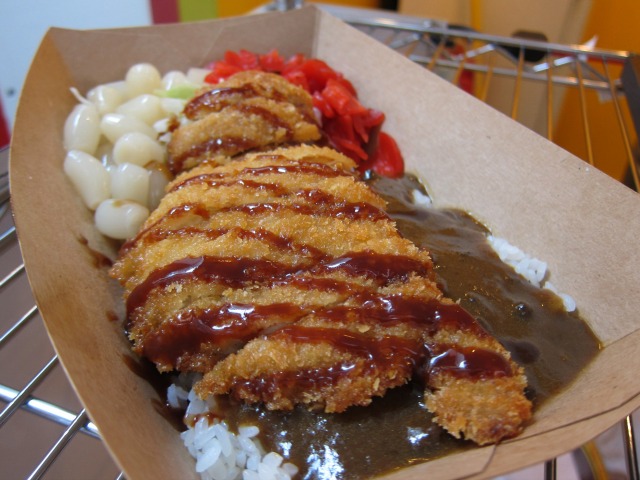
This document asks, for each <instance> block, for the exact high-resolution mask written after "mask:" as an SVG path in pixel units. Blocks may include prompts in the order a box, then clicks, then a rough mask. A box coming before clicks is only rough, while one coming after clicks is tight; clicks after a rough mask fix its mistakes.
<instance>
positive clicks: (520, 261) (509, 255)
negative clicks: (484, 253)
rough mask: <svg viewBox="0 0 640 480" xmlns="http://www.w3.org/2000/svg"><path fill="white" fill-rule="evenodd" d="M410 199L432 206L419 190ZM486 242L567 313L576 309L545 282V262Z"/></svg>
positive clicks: (500, 242) (500, 240)
mask: <svg viewBox="0 0 640 480" xmlns="http://www.w3.org/2000/svg"><path fill="white" fill-rule="evenodd" d="M412 199H413V203H414V204H415V205H417V206H420V207H426V208H428V207H431V206H432V203H431V199H430V198H429V197H428V196H427V195H425V194H424V193H423V192H421V191H419V190H413V192H412ZM487 241H488V242H489V245H491V247H492V248H493V250H494V251H495V252H496V253H497V254H498V257H500V260H502V261H503V262H504V263H506V264H507V265H510V266H511V267H513V269H514V270H515V271H516V273H517V274H518V275H520V276H522V277H523V278H525V279H526V280H527V281H528V282H529V283H531V284H532V285H535V286H536V287H540V288H544V289H547V290H549V291H551V292H553V293H555V294H556V295H557V296H558V297H559V298H560V299H561V300H562V303H563V305H564V308H565V310H566V311H567V312H573V311H574V310H575V309H576V302H575V300H574V299H573V298H572V297H571V296H569V295H567V294H566V293H562V292H560V291H558V289H557V288H556V287H555V286H554V285H553V284H552V283H551V282H549V281H547V280H545V277H546V276H547V263H546V262H543V261H542V260H539V259H537V258H535V257H532V256H530V255H528V254H526V253H525V252H523V251H522V250H520V249H519V248H518V247H516V246H514V245H512V244H510V243H509V242H508V241H507V240H505V239H504V238H500V237H496V236H494V235H487Z"/></svg>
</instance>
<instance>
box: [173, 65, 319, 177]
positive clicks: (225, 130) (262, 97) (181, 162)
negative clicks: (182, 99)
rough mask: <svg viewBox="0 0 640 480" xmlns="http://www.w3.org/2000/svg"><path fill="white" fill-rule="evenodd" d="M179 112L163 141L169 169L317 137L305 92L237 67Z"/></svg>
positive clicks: (274, 77) (176, 170) (272, 76)
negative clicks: (175, 125)
mask: <svg viewBox="0 0 640 480" xmlns="http://www.w3.org/2000/svg"><path fill="white" fill-rule="evenodd" d="M184 116H185V119H186V120H185V122H184V125H182V126H181V127H179V128H177V129H176V130H174V131H173V134H172V138H171V141H170V143H169V168H170V169H171V171H172V172H173V173H174V174H177V173H180V172H181V171H183V170H188V169H189V168H192V167H194V166H195V165H197V164H199V163H200V162H202V161H203V160H210V159H211V157H217V158H218V160H219V161H226V160H227V159H228V158H229V157H231V156H234V155H236V154H238V153H241V152H245V151H248V150H252V149H256V148H260V147H264V146H269V145H270V146H274V145H278V144H282V143H288V142H293V143H301V142H311V141H316V140H319V139H320V136H321V133H320V129H319V128H318V124H317V123H318V122H317V120H316V117H315V115H314V112H313V103H312V99H311V95H309V93H307V92H306V91H305V90H304V89H302V88H300V87H298V86H296V85H293V84H292V83H290V82H289V81H287V80H285V79H284V78H283V77H281V76H280V75H276V74H274V73H265V72H257V71H244V72H239V73H237V74H235V75H233V76H232V77H230V78H229V79H228V80H225V81H223V82H221V83H219V84H217V85H215V87H213V88H211V89H208V90H205V91H203V92H201V93H200V94H199V95H197V96H196V97H194V98H193V99H191V100H190V101H189V102H188V103H187V105H186V107H185V109H184Z"/></svg>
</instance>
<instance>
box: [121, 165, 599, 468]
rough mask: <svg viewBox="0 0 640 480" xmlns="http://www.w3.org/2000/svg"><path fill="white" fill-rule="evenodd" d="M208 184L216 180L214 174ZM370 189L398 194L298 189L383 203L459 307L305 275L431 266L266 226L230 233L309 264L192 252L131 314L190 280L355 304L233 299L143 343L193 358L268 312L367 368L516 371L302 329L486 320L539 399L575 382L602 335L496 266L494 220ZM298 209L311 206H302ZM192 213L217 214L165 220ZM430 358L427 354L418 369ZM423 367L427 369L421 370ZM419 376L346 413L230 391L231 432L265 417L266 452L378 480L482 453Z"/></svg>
mask: <svg viewBox="0 0 640 480" xmlns="http://www.w3.org/2000/svg"><path fill="white" fill-rule="evenodd" d="M201 180H202V181H205V182H209V181H212V182H215V181H217V180H216V179H214V178H203V179H201ZM372 186H373V188H374V189H376V190H378V191H379V193H381V194H383V195H384V196H385V197H387V199H388V200H389V201H390V204H389V208H388V209H387V211H386V212H387V213H384V212H381V211H380V210H378V209H375V207H372V206H370V205H369V206H367V205H366V204H364V205H361V206H356V205H355V204H354V205H344V204H342V205H335V204H332V200H331V198H329V196H327V195H326V194H323V193H321V192H316V191H313V190H302V191H299V192H296V195H300V196H304V197H306V198H311V199H314V200H317V201H318V203H319V209H320V212H321V213H320V214H322V215H334V216H339V215H351V216H353V218H371V217H373V218H376V215H377V214H378V213H377V212H381V214H382V215H384V218H387V215H388V216H389V217H391V218H393V219H394V220H395V221H396V222H397V224H398V228H399V230H400V232H401V233H402V234H403V235H404V236H405V237H407V238H409V239H411V240H412V241H413V242H414V243H416V244H417V245H419V246H423V247H425V248H427V249H428V250H429V251H430V252H431V254H432V257H433V259H434V268H435V274H436V277H437V282H438V284H439V285H440V286H441V288H442V289H443V291H444V292H445V294H446V296H448V297H450V298H453V299H454V300H457V299H459V300H460V305H457V304H451V305H449V304H440V303H438V302H435V301H434V302H424V301H419V300H415V299H411V298H407V297H397V296H391V297H384V296H379V295H376V294H374V293H372V292H371V291H369V290H368V289H367V288H364V287H362V286H360V285H359V284H357V283H351V282H349V281H338V280H334V279H327V278H320V279H318V278H310V277H304V276H302V277H301V276H299V274H300V272H301V271H304V270H305V269H307V270H308V271H309V272H311V273H313V272H327V271H332V270H339V271H341V272H343V273H345V274H346V275H347V276H349V275H351V276H360V275H365V276H367V277H369V278H371V279H373V280H374V282H375V283H376V284H378V285H384V284H385V283H387V282H389V281H393V280H395V279H401V278H403V277H404V276H406V275H407V274H408V272H411V271H415V272H418V273H419V274H421V275H424V274H429V271H430V266H429V265H423V264H421V263H420V262H417V261H416V260H415V259H411V258H407V257H403V256H400V255H382V254H372V253H371V252H360V253H354V254H348V255H344V256H342V257H338V258H331V257H329V256H327V255H326V254H324V253H322V252H321V251H319V250H317V249H314V248H313V247H311V246H307V245H300V244H296V243H295V242H292V241H291V239H287V238H284V237H278V236H276V235H273V234H271V233H268V232H262V231H255V232H254V231H251V232H249V231H244V230H241V229H234V231H236V233H237V234H238V235H240V236H241V237H245V238H259V239H260V240H262V241H266V242H268V243H270V244H271V245H274V246H276V247H277V248H281V249H288V250H291V249H295V250H297V251H299V252H302V253H303V254H304V256H305V257H306V258H307V259H308V260H309V261H308V263H304V262H303V264H300V265H296V266H295V267H290V266H287V265H284V264H280V263H278V262H273V261H269V260H264V259H262V260H248V259H247V260H238V259H235V258H219V257H198V258H190V259H183V260H180V261H177V262H174V263H173V264H170V265H167V266H166V267H164V268H163V269H160V270H158V271H156V272H154V273H152V274H151V275H150V276H149V277H148V279H147V280H146V281H145V282H143V283H141V284H140V285H139V286H138V287H137V288H136V289H135V290H134V291H133V292H132V293H131V295H130V296H129V298H128V303H127V310H128V312H129V313H131V312H132V311H133V310H135V309H136V308H137V307H138V306H140V305H142V304H143V303H144V302H145V301H146V298H147V296H148V295H149V294H150V292H151V291H152V290H153V289H155V288H162V287H164V286H167V285H169V284H171V283H174V282H182V281H190V280H191V279H193V278H196V279H200V280H202V281H207V282H208V281H215V282H218V283H221V284H223V285H227V286H230V287H234V288H241V287H243V286H244V285H246V284H247V283H255V282H260V283H261V284H262V285H266V286H277V285H279V284H283V283H294V284H295V285H296V287H298V288H300V289H305V288H306V289H314V290H323V291H328V292H336V293H338V294H341V295H350V296H352V297H353V298H354V299H355V300H356V301H355V302H354V304H356V305H357V306H356V307H349V306H338V307H325V308H315V307H313V306H305V308H300V307H296V306H293V305H290V304H280V305H272V306H268V307H257V306H248V305H227V306H223V307H221V308H218V309H203V310H194V311H188V312H184V313H183V314H181V315H182V316H183V318H180V319H178V320H179V321H177V322H176V321H174V322H169V323H168V325H169V326H168V327H167V328H168V329H170V330H171V331H158V332H156V334H155V336H153V337H151V338H150V339H149V341H148V342H147V343H146V344H145V349H147V351H146V352H145V353H146V354H147V355H148V356H149V358H151V359H153V360H156V361H157V360H161V361H164V362H168V363H175V362H176V361H177V358H178V357H179V356H180V355H181V352H182V353H183V352H185V351H186V352H188V353H189V352H190V353H195V351H196V350H197V348H198V345H200V344H201V343H202V342H212V343H214V344H218V345H223V346H228V347H229V349H232V348H233V346H234V342H237V341H238V340H240V341H242V340H243V339H246V338H251V337H252V336H255V334H256V331H255V328H265V325H264V324H261V323H260V322H262V321H267V320H269V321H271V322H274V323H273V325H272V326H276V327H278V328H279V329H278V330H277V332H276V333H274V334H273V335H276V336H277V335H281V336H286V337H288V338H289V339H291V340H294V341H306V342H308V341H311V342H314V341H315V342H325V343H326V342H328V343H330V344H331V345H333V346H334V347H336V348H339V349H344V350H347V351H350V352H356V353H357V354H359V355H360V357H364V358H368V359H369V360H370V362H369V364H368V367H364V368H375V366H376V365H377V364H382V363H384V364H388V363H389V362H391V363H394V364H396V365H397V366H398V367H399V368H400V369H405V370H406V371H414V370H419V371H420V376H422V377H423V380H424V378H425V377H428V375H429V374H431V373H433V372H435V371H440V370H447V371H448V372H450V373H452V374H454V375H458V376H460V377H472V378H486V377H499V376H508V375H511V374H512V373H513V372H512V371H511V367H510V365H509V364H508V363H507V362H506V361H505V360H504V359H503V358H502V357H500V356H498V355H496V354H495V353H493V352H489V351H485V350H482V349H471V348H462V347H454V346H450V345H426V346H425V345H421V344H420V342H417V341H412V340H408V339H404V338H383V339H379V340H376V339H375V338H372V337H369V336H365V335H358V334H357V333H353V332H350V331H346V330H342V329H339V328H338V329H323V328H309V327H301V326H297V325H292V324H293V323H294V322H295V320H297V319H298V318H300V317H302V316H304V315H306V314H308V313H311V312H313V313H315V314H316V315H318V316H319V317H321V318H323V319H325V320H328V321H344V319H346V318H352V317H355V318H357V320H358V321H361V322H371V324H380V323H382V322H386V323H387V324H392V323H403V322H404V323H415V324H419V325H420V326H421V327H422V328H424V327H425V326H426V328H427V330H431V331H435V330H437V329H438V328H440V327H443V326H445V327H451V328H457V327H461V328H464V329H470V330H471V331H473V332H474V333H475V334H477V335H486V332H485V330H483V328H481V327H480V325H482V327H484V329H486V331H488V332H490V333H491V334H493V335H494V336H496V337H497V338H498V339H499V340H500V341H501V342H502V343H503V344H504V345H505V347H506V348H507V349H509V350H510V351H511V353H512V356H513V358H514V359H515V360H516V361H517V362H519V363H520V364H521V365H523V367H524V368H525V370H526V374H527V378H528V382H529V390H528V392H527V393H528V396H529V397H530V398H531V399H532V400H533V401H534V404H538V405H539V404H540V403H541V402H543V401H544V400H545V399H547V398H549V397H550V396H551V395H553V394H554V393H556V392H558V391H559V390H560V389H561V388H562V387H563V386H565V385H567V384H568V383H569V382H571V381H572V380H573V379H574V378H575V376H576V375H577V374H578V373H579V371H580V370H581V369H582V368H584V366H585V365H586V364H587V363H588V362H589V361H590V360H591V359H592V358H593V356H595V354H596V353H597V351H598V349H599V344H598V341H597V339H596V338H595V337H594V336H593V334H592V333H591V332H590V331H589V329H588V327H587V326H586V325H585V324H584V322H583V321H582V320H581V319H580V318H579V316H578V315H577V314H575V313H572V314H568V313H566V312H564V311H563V310H562V308H561V302H560V300H559V299H558V298H557V297H555V296H554V295H553V294H551V293H549V292H545V291H542V290H539V289H537V288H534V287H532V286H531V285H529V284H528V283H527V282H526V281H525V280H523V279H521V278H520V277H519V276H517V275H516V274H515V273H513V271H512V270H511V269H510V268H509V267H506V266H505V265H504V264H503V263H502V262H500V260H499V259H498V257H497V255H495V254H494V253H493V251H492V250H491V248H490V247H489V246H488V244H487V242H486V238H485V234H486V231H485V229H484V228H483V227H482V226H480V225H478V224H477V222H475V221H474V220H473V219H472V218H471V217H469V216H468V215H466V214H464V213H463V212H459V211H452V210H446V211H443V210H436V209H418V208H415V207H414V206H413V205H412V204H411V202H410V201H409V199H410V198H411V195H410V192H411V190H412V189H414V188H421V187H420V185H419V184H418V183H417V182H416V181H415V179H412V178H411V177H406V178H404V179H403V180H388V179H376V180H375V181H373V182H372ZM277 205H278V204H271V203H263V204H255V205H250V206H243V207H240V208H241V209H242V211H244V212H245V213H247V214H257V213H260V212H262V211H268V210H270V209H278V208H282V207H277ZM356 207H357V208H356ZM369 207H371V208H369ZM301 208H306V207H305V206H304V205H302V206H301ZM323 209H324V211H323ZM245 210H246V211H245ZM192 212H193V213H195V214H196V215H200V216H202V217H203V218H208V216H209V213H208V211H207V210H206V208H204V206H202V205H185V206H182V207H176V209H174V210H173V211H171V212H169V214H168V215H184V214H189V213H192ZM308 214H314V215H317V214H318V212H317V211H315V212H311V211H310V212H308ZM350 218H351V217H350ZM179 232H180V234H186V235H207V236H211V237H212V238H214V237H216V236H219V235H221V234H224V233H227V231H226V230H220V231H213V232H210V233H208V232H203V231H201V230H198V229H197V228H193V227H187V228H185V229H183V230H180V231H179ZM162 235H164V234H163V233H162V232H161V231H160V230H153V229H150V230H148V231H147V232H146V233H145V232H143V236H142V237H139V239H138V241H141V240H142V238H144V241H145V242H152V241H156V240H157V239H159V238H162ZM276 310H277V315H276ZM474 317H475V318H474ZM476 319H477V321H476ZM223 349H224V348H223ZM425 349H427V350H428V351H427V352H425ZM424 358H429V359H430V360H429V361H428V362H427V363H426V364H421V363H424ZM416 365H420V366H421V368H418V369H416ZM352 368H356V365H355V364H354V363H353V362H351V363H350V362H343V364H340V365H337V366H334V367H332V368H323V369H315V370H306V371H301V372H296V373H283V374H282V375H280V376H278V375H276V376H272V377H270V378H269V379H267V380H265V381H255V382H246V384H244V385H240V386H239V387H241V388H243V389H246V390H249V391H252V392H254V393H256V394H260V392H261V391H262V390H269V389H271V388H273V387H274V386H276V384H277V387H278V388H285V390H286V386H287V385H291V388H294V387H293V386H294V385H300V384H301V383H302V384H304V383H305V382H306V383H307V384H308V385H309V386H310V387H317V386H319V385H320V386H321V385H324V384H330V383H333V382H335V381H336V380H337V379H338V378H339V377H340V376H341V375H344V373H345V372H346V371H348V370H349V369H352ZM359 368H363V367H359ZM269 382H271V383H269ZM422 385H423V382H422V381H415V382H412V383H411V384H410V385H407V386H405V387H400V388H396V389H393V390H391V391H389V392H387V393H386V395H385V396H384V397H383V398H375V399H374V400H373V403H372V404H371V405H370V406H367V407H351V408H349V409H348V410H347V411H346V412H345V413H342V414H324V413H319V412H309V411H307V410H306V409H304V408H296V409H294V410H293V411H291V412H270V411H266V410H265V409H264V408H261V407H256V406H247V405H244V404H235V403H234V401H233V400H232V399H227V400H226V402H228V403H227V407H228V408H226V411H225V418H226V419H227V421H228V422H229V424H230V425H231V428H237V426H238V425H240V424H257V425H259V427H260V429H261V440H262V442H263V444H264V445H265V446H266V447H267V450H275V451H278V452H280V453H281V454H283V455H284V456H285V457H286V458H288V459H289V460H290V461H292V462H293V463H295V464H296V465H298V466H299V467H300V468H301V471H302V478H321V479H330V478H344V479H360V478H368V477H370V476H374V475H379V474H381V473H384V472H388V471H391V470H394V469H398V468H403V467H406V466H408V465H411V464H414V463H418V462H422V461H427V460H429V459H433V458H437V457H439V456H442V455H445V454H447V453H451V452H454V451H457V450H461V449H465V448H472V445H470V444H469V443H467V442H464V441H457V440H455V439H454V438H453V437H451V436H450V435H448V434H447V433H446V432H444V431H443V430H442V429H441V428H440V427H438V426H436V425H435V424H434V423H433V422H432V421H431V418H432V416H431V414H430V413H429V412H427V411H426V409H425V407H424V405H423V398H422V397H423V386H422ZM156 408H157V406H156ZM158 411H159V412H160V413H162V412H161V411H160V410H158ZM170 413H171V412H169V414H170ZM363 439H366V441H363Z"/></svg>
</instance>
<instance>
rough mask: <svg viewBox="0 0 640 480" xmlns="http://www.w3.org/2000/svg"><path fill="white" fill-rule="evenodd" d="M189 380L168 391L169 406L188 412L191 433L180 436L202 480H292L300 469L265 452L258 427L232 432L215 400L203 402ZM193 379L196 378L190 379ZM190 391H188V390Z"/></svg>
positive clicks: (185, 377) (184, 379)
mask: <svg viewBox="0 0 640 480" xmlns="http://www.w3.org/2000/svg"><path fill="white" fill-rule="evenodd" d="M188 378H189V377H187V376H183V375H181V376H180V377H179V378H178V381H177V382H176V383H174V384H173V385H171V386H170V387H169V389H168V391H167V402H168V403H169V405H170V406H171V407H173V408H181V409H185V408H186V412H185V417H186V418H191V419H195V422H187V424H188V429H187V430H186V431H184V432H182V433H181V434H180V437H181V438H182V441H183V442H184V445H185V446H186V447H187V450H188V451H189V453H190V454H191V456H192V457H193V458H194V459H195V461H196V467H195V469H196V472H197V473H198V474H199V475H200V478H201V479H202V480H240V479H241V480H289V479H291V478H292V477H293V476H294V475H295V474H296V473H297V472H298V468H297V467H296V466H295V465H293V464H292V463H284V461H283V460H284V459H283V458H282V456H281V455H279V454H278V453H276V452H265V450H264V448H263V447H262V445H261V444H260V441H259V440H258V438H257V436H258V434H259V433H260V429H259V428H258V427H257V426H254V425H250V426H240V427H239V428H238V433H237V434H236V433H233V432H231V431H230V430H229V427H228V425H227V424H226V422H224V421H218V420H214V419H213V417H215V418H218V417H217V416H209V415H207V414H208V413H210V412H216V411H217V405H216V402H215V399H214V398H213V397H210V398H208V399H207V400H206V401H204V400H201V399H200V398H198V397H197V396H196V394H195V392H194V391H193V390H192V389H191V390H189V391H187V389H186V388H190V387H189V384H190V383H191V382H190V381H189V379H188ZM190 378H192V377H190ZM185 387H186V388H185Z"/></svg>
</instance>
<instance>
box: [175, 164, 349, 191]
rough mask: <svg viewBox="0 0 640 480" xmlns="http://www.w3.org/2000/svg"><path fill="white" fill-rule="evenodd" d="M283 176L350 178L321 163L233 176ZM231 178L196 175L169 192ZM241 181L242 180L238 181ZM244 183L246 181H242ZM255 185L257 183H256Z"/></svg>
mask: <svg viewBox="0 0 640 480" xmlns="http://www.w3.org/2000/svg"><path fill="white" fill-rule="evenodd" d="M275 173H277V174H284V175H291V174H296V173H303V174H314V175H322V176H324V177H327V178H330V177H339V176H351V174H350V173H348V172H345V171H344V170H338V169H336V168H333V167H331V166H329V165H326V164H323V163H304V164H298V165H295V164H294V165H266V166H264V167H253V168H244V169H242V170H240V171H239V172H237V173H236V174H235V175H237V176H244V175H250V176H254V177H255V176H260V175H271V174H275ZM229 176H231V175H230V174H229V173H226V172H225V173H203V174H202V175H196V176H194V177H189V178H187V179H186V180H184V181H183V182H181V183H179V184H177V185H175V186H174V187H173V188H172V189H171V190H170V191H171V192H173V191H176V190H179V189H181V188H184V187H186V186H189V185H193V184H198V183H206V184H207V185H209V186H218V185H217V183H214V182H216V181H217V180H220V179H222V178H228V177H229ZM238 181H243V180H238ZM244 181H246V180H244ZM256 183H257V182H256ZM232 184H233V182H227V183H225V184H224V185H232ZM259 185H274V184H273V183H270V184H269V183H267V184H259Z"/></svg>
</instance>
